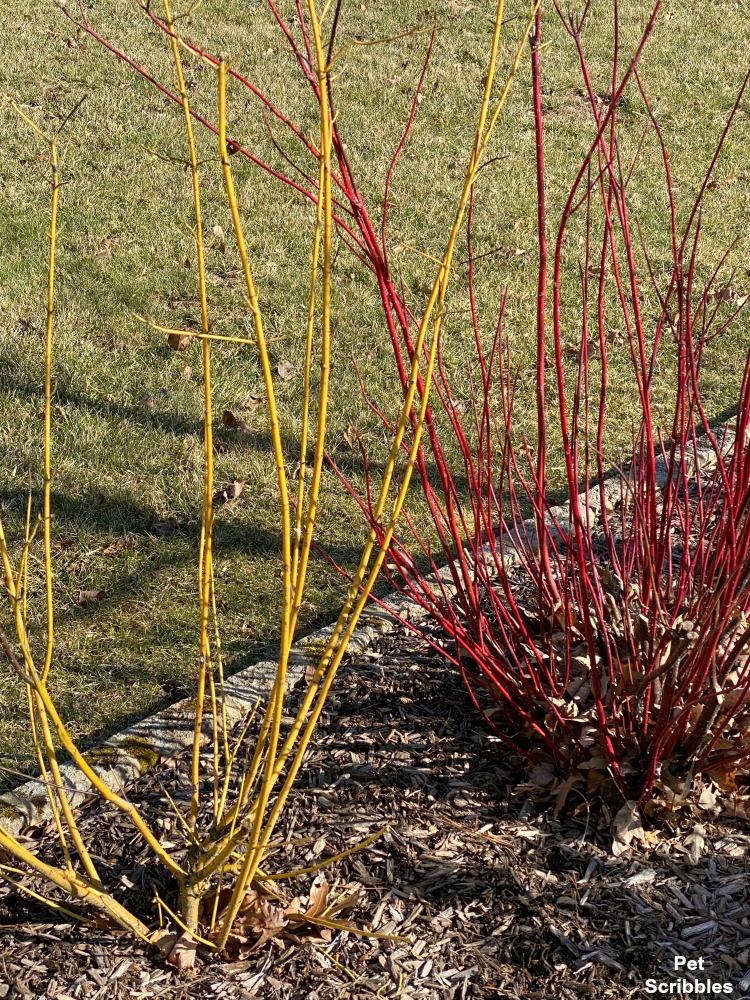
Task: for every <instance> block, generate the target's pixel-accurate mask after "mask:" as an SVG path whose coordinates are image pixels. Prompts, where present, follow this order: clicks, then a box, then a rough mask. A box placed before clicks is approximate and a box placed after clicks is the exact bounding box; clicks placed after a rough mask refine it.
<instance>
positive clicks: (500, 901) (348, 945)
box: [0, 634, 750, 1000]
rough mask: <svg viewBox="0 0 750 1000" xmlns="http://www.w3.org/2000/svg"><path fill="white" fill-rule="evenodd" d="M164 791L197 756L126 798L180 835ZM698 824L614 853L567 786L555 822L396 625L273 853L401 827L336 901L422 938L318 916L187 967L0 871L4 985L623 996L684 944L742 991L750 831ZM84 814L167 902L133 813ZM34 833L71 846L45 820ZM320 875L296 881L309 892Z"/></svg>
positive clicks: (335, 693) (31, 993) (358, 672)
mask: <svg viewBox="0 0 750 1000" xmlns="http://www.w3.org/2000/svg"><path fill="white" fill-rule="evenodd" d="M164 788H166V789H168V790H169V792H170V794H171V795H172V796H173V797H174V798H175V799H177V800H180V799H182V800H183V801H184V796H185V774H184V762H182V761H165V762H163V763H162V764H161V765H159V767H157V768H156V769H154V770H153V771H152V772H150V773H149V774H148V775H146V776H144V778H143V779H141V781H140V782H138V784H137V785H136V786H135V787H133V788H131V789H130V795H131V797H132V798H133V799H134V800H135V801H138V802H139V804H141V803H142V804H143V809H144V811H145V812H146V814H147V815H148V816H149V818H150V819H151V821H152V823H153V824H154V825H155V826H156V827H157V828H159V829H160V831H161V835H163V838H164V839H170V838H173V839H174V840H175V841H179V834H178V829H176V828H177V823H176V822H174V821H173V820H172V819H171V818H170V816H169V812H170V811H169V809H168V807H167V805H166V799H165V796H164V792H163V789H164ZM699 819H700V822H701V824H702V828H703V833H702V837H701V838H700V839H699V840H697V841H696V838H695V836H693V837H691V833H694V829H695V823H696V822H697V819H696V816H695V815H693V813H692V812H691V810H690V809H686V810H684V811H683V812H680V813H675V814H674V815H673V816H672V817H671V818H668V819H667V821H666V822H662V823H661V825H660V827H659V828H658V830H656V831H654V833H653V834H652V835H651V837H650V840H651V841H652V843H651V844H650V845H649V846H648V847H646V848H645V849H643V847H641V848H640V849H639V850H638V851H636V850H631V849H628V850H626V851H624V853H622V854H621V855H619V856H618V857H614V856H613V855H612V852H611V833H610V825H611V815H608V814H607V811H606V808H605V809H600V810H598V811H596V812H595V811H593V810H592V809H591V808H590V807H589V806H588V805H587V804H586V803H585V802H584V801H583V800H582V799H581V801H575V796H571V797H569V802H568V803H567V805H566V809H565V810H564V811H562V812H560V814H559V815H558V816H557V818H555V816H554V809H553V805H552V802H551V801H550V796H546V797H545V796H544V795H540V794H539V793H538V791H534V790H533V788H532V787H531V786H529V785H528V784H527V785H526V786H525V787H524V782H523V773H522V772H521V771H520V770H519V764H518V761H516V760H514V759H512V757H510V756H509V754H508V753H507V751H506V750H504V749H503V747H502V745H501V744H500V743H499V742H498V741H497V739H496V738H494V737H493V736H491V735H490V734H489V733H488V731H487V730H486V728H485V727H484V724H483V723H482V721H481V719H480V718H479V717H478V715H477V714H476V712H475V710H474V709H473V708H472V706H471V703H470V701H469V699H468V697H467V696H466V695H465V694H464V692H463V689H462V687H461V684H460V682H459V681H458V679H457V677H456V675H455V673H454V672H453V670H452V669H451V668H449V667H448V666H446V664H445V663H444V662H443V661H442V660H441V658H440V657H439V655H437V654H436V653H434V652H433V650H432V649H431V648H430V647H429V646H427V644H425V643H424V642H423V641H422V640H420V639H418V638H416V637H412V636H410V635H404V634H396V635H392V636H389V637H386V638H384V639H382V640H381V641H380V643H379V644H378V646H377V647H376V648H374V649H373V650H371V651H370V652H368V653H367V654H365V655H364V656H362V657H360V658H358V659H357V661H356V662H349V663H347V664H345V665H344V666H343V667H342V668H341V670H340V672H339V675H338V677H337V679H336V682H335V684H334V687H333V689H332V692H331V698H330V702H329V705H328V712H327V714H326V715H324V717H323V718H322V720H321V724H320V728H319V731H318V735H317V738H316V740H315V742H314V747H313V748H312V750H311V751H310V753H309V754H308V760H307V766H306V768H305V769H304V770H303V772H302V775H301V779H300V780H299V781H298V785H297V788H296V791H295V792H294V794H293V797H292V798H291V799H290V802H289V807H288V809H287V812H286V814H285V818H284V821H283V823H282V825H281V828H280V829H279V831H278V833H279V837H278V840H279V848H278V850H277V852H276V854H275V856H274V858H273V865H274V866H275V870H278V871H284V870H289V869H293V868H297V867H302V866H306V865H311V864H314V863H315V862H316V861H317V860H320V859H322V858H325V857H326V856H327V855H333V854H336V853H338V852H340V851H342V850H343V849H345V848H346V847H348V846H352V845H354V844H356V843H357V842H359V841H361V840H363V839H364V838H365V837H367V836H368V835H369V834H371V833H373V832H374V831H376V830H377V829H378V828H380V827H382V826H383V825H384V824H386V823H390V824H391V827H390V829H389V831H388V832H387V833H385V834H384V835H383V836H382V838H381V839H380V840H378V841H377V842H376V843H375V844H374V845H372V846H371V847H369V848H367V849H366V850H364V851H362V852H360V853H355V854H352V855H350V856H349V857H347V858H345V859H343V860H341V861H339V862H336V863H334V864H332V865H331V866H330V867H328V868H327V869H325V875H326V878H327V879H328V882H329V884H330V895H329V898H330V899H332V898H333V897H334V896H335V895H338V894H339V893H340V892H344V891H351V890H354V889H357V888H358V889H359V891H360V902H359V904H358V906H357V909H356V910H354V911H352V912H349V913H347V914H346V916H345V919H347V920H349V921H351V922H352V923H354V924H356V925H358V926H360V927H363V928H364V927H367V928H370V929H376V930H377V931H379V932H381V933H388V934H392V935H398V936H400V937H403V938H405V939H406V940H405V941H390V940H383V939H374V938H368V937H362V936H356V935H354V934H352V933H349V932H340V931H336V930H333V931H329V930H325V929H322V928H319V929H318V930H317V931H315V932H312V933H309V934H305V935H300V936H298V938H297V939H296V940H291V939H290V938H289V937H286V938H283V937H276V938H274V939H273V940H272V941H271V942H270V943H268V944H266V945H265V946H264V947H263V948H262V949H261V950H260V951H259V952H257V953H254V954H249V955H247V956H246V957H244V956H243V957H242V960H239V961H235V962H232V963H229V964H227V963H219V962H216V961H212V960H211V959H210V957H208V956H203V957H202V958H199V961H198V966H197V970H196V971H195V973H194V974H193V975H191V976H186V975H180V974H179V973H177V972H176V970H174V969H172V968H170V967H168V966H166V965H164V964H163V963H161V962H160V961H159V960H158V958H156V957H154V955H153V954H151V953H150V952H148V951H147V950H146V949H145V948H142V947H141V946H140V945H138V944H134V943H133V942H132V941H131V939H130V938H128V937H127V936H125V935H122V934H119V933H113V932H107V931H103V930H100V929H95V928H88V927H80V926H77V925H74V924H71V923H66V922H62V918H60V917H58V916H56V915H55V914H54V913H51V912H50V911H49V910H48V909H46V908H45V907H43V906H42V905H37V904H36V903H35V902H34V901H33V900H31V899H29V898H28V897H25V896H22V895H19V894H18V893H17V892H16V891H15V890H13V889H11V888H9V887H7V886H4V887H1V888H0V928H1V931H0V1000H1V998H3V997H8V998H11V997H13V998H15V997H22V998H28V997H57V998H58V1000H68V998H71V997H72V998H88V1000H95V998H101V1000H110V998H125V997H127V998H128V1000H140V998H146V997H163V998H165V1000H167V998H168V1000H177V998H183V997H184V998H188V997H193V998H198V997H201V998H203V997H205V998H208V997H214V998H231V1000H235V998H249V997H261V998H269V1000H271V998H272V1000H277V998H278V1000H282V998H283V1000H296V998H299V1000H302V998H307V1000H329V998H330V1000H333V998H337V1000H338V998H340V1000H358V998H365V997H377V998H396V997H403V998H407V1000H408V998H413V1000H433V998H434V1000H449V998H451V1000H452V998H456V1000H459V998H460V1000H463V998H465V997H470V998H487V1000H495V998H500V997H509V998H528V1000H532V998H540V1000H542V998H545V1000H546V998H549V997H555V998H558V1000H575V998H580V997H596V998H605V1000H609V998H618V1000H619V998H626V997H637V996H645V995H646V993H645V989H644V988H645V984H646V980H647V979H648V978H654V979H657V980H659V981H668V980H670V979H671V978H674V977H675V976H676V973H675V972H674V971H673V966H674V956H686V957H687V958H703V959H704V969H705V971H704V972H701V973H696V975H699V976H700V977H706V976H710V977H712V978H713V979H714V980H719V981H722V982H731V983H732V984H733V986H734V988H735V992H734V993H733V994H732V995H734V996H739V995H741V987H743V986H745V984H747V986H748V989H750V976H747V975H746V970H747V969H748V966H750V891H749V888H748V876H747V867H746V860H745V858H746V856H747V852H748V850H749V849H750V827H748V824H747V822H742V821H740V820H737V819H733V818H731V817H727V816H724V817H722V818H719V819H716V818H712V816H711V814H708V815H702V816H701V817H699ZM81 826H82V829H83V832H84V836H85V839H86V840H87V842H88V843H89V844H91V845H92V851H93V854H94V855H95V856H96V863H97V865H98V866H99V868H100V871H101V873H102V875H103V877H105V878H106V881H107V883H108V885H109V886H115V887H118V886H119V887H121V890H122V897H123V898H125V896H126V895H127V898H128V899H129V900H130V902H131V905H132V901H133V898H134V893H140V896H141V902H142V906H143V913H144V914H147V913H149V912H151V913H152V912H153V911H152V910H150V907H151V903H150V900H151V897H152V895H153V890H154V888H155V887H156V888H157V889H158V891H159V894H160V896H162V898H164V899H165V900H167V901H169V900H170V891H171V889H172V887H171V886H170V884H169V880H168V878H167V877H165V876H164V874H163V873H161V872H160V871H159V870H158V869H157V868H156V867H154V865H153V863H152V862H150V860H149V858H150V854H149V852H148V851H147V850H146V849H144V845H143V843H142V841H141V838H140V836H139V835H138V834H137V833H136V831H135V830H134V829H133V828H132V827H131V826H130V824H129V822H128V821H127V820H126V819H124V818H123V817H122V816H120V815H115V814H113V813H112V811H111V810H104V809H102V808H100V806H99V805H98V803H97V802H96V801H93V800H92V801H91V802H90V803H89V805H88V806H87V807H86V808H85V809H84V813H83V818H82V821H81ZM29 836H30V842H33V843H34V845H35V848H34V849H36V847H38V848H39V850H40V852H41V853H42V854H43V855H44V856H47V855H49V854H54V853H55V849H56V848H55V842H54V836H53V834H52V831H51V830H50V829H48V828H43V829H39V830H35V831H30V833H29ZM268 867H269V868H270V867H271V863H269V866H268ZM313 877H314V876H312V875H311V876H306V877H304V878H303V877H300V878H298V879H297V880H296V882H295V883H293V884H292V885H289V884H288V883H283V885H284V886H285V891H288V892H289V894H290V895H293V894H294V893H297V894H298V895H299V896H302V897H304V896H305V895H306V894H308V893H309V892H310V887H311V882H312V879H313ZM116 894H117V892H116ZM689 977H690V974H688V978H689ZM743 977H744V981H743ZM725 995H726V994H725Z"/></svg>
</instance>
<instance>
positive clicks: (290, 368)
mask: <svg viewBox="0 0 750 1000" xmlns="http://www.w3.org/2000/svg"><path fill="white" fill-rule="evenodd" d="M296 373H297V369H296V368H295V367H294V365H293V364H292V362H291V361H279V363H278V364H277V365H276V374H277V375H278V376H279V378H280V379H282V380H283V381H284V382H288V381H289V380H290V379H293V378H294V376H295V375H296Z"/></svg>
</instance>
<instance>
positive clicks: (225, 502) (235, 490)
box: [213, 482, 245, 507]
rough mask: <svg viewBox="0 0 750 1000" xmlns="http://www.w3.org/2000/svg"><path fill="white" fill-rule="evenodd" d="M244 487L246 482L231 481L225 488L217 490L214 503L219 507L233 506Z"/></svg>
mask: <svg viewBox="0 0 750 1000" xmlns="http://www.w3.org/2000/svg"><path fill="white" fill-rule="evenodd" d="M244 489H245V484H244V483H239V482H235V483H230V485H229V486H226V487H224V489H223V490H217V491H216V493H214V497H213V499H214V503H215V504H216V506H217V507H233V506H234V505H235V504H236V503H237V501H238V500H239V498H240V496H241V495H242V491H243V490H244Z"/></svg>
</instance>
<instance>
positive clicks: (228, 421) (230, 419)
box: [221, 410, 255, 434]
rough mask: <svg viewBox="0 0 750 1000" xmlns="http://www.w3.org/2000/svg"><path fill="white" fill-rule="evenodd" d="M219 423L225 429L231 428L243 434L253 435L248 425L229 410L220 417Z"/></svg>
mask: <svg viewBox="0 0 750 1000" xmlns="http://www.w3.org/2000/svg"><path fill="white" fill-rule="evenodd" d="M221 422H222V424H224V426H225V427H231V429H232V430H234V431H242V433H243V434H254V433H255V431H254V430H253V429H252V427H251V426H250V424H246V423H245V421H244V420H240V419H239V418H238V417H235V415H234V414H233V413H232V411H231V410H224V412H223V413H222V415H221Z"/></svg>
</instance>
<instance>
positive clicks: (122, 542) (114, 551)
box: [102, 538, 133, 558]
mask: <svg viewBox="0 0 750 1000" xmlns="http://www.w3.org/2000/svg"><path fill="white" fill-rule="evenodd" d="M132 547H133V546H132V543H130V542H128V541H127V539H125V538H115V539H114V541H112V542H110V543H109V545H108V546H107V547H106V548H104V549H102V555H103V556H109V557H110V558H113V557H114V556H116V555H119V553H120V552H122V550H123V549H130V548H132Z"/></svg>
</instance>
